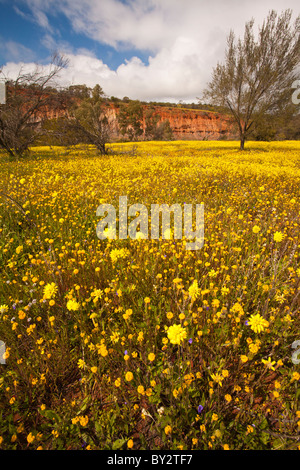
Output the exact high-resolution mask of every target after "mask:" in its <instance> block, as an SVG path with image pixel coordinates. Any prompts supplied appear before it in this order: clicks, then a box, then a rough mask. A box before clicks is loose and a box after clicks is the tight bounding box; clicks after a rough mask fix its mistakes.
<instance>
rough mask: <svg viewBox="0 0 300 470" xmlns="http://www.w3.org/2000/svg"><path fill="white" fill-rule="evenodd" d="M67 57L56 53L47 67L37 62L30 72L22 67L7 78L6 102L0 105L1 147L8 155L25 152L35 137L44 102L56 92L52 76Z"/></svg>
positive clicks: (64, 65)
mask: <svg viewBox="0 0 300 470" xmlns="http://www.w3.org/2000/svg"><path fill="white" fill-rule="evenodd" d="M66 65H67V60H66V59H64V58H63V57H62V56H60V55H59V54H57V53H54V54H53V56H52V60H51V64H50V65H49V67H48V69H45V68H43V67H41V66H38V65H37V66H36V69H35V70H34V71H33V72H27V73H26V72H25V70H24V68H23V67H22V68H21V69H20V71H19V73H18V76H17V78H16V79H15V80H10V79H9V78H7V77H4V74H3V72H2V71H1V72H0V73H1V75H2V77H3V78H4V79H5V80H6V103H5V104H4V105H1V106H0V148H3V149H5V150H6V152H7V153H9V154H10V155H11V156H13V157H16V156H22V155H24V154H25V153H26V152H27V151H28V150H29V147H30V146H31V145H33V144H34V142H35V141H36V139H37V137H38V129H39V128H40V126H39V123H40V121H41V119H42V117H43V114H44V113H45V111H46V110H47V106H49V105H50V104H51V102H53V99H54V97H55V96H57V92H56V90H55V89H54V88H53V86H54V79H55V78H56V77H57V75H58V74H59V72H60V71H61V70H62V68H64V67H66Z"/></svg>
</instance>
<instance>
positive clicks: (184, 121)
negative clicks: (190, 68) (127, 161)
mask: <svg viewBox="0 0 300 470" xmlns="http://www.w3.org/2000/svg"><path fill="white" fill-rule="evenodd" d="M147 108H148V109H149V107H148V106H145V111H146V110H147ZM150 109H151V110H153V112H154V114H155V115H158V116H159V123H160V122H163V121H166V120H168V121H169V123H170V126H171V129H172V132H173V136H174V139H176V140H206V139H207V140H218V139H222V138H224V139H235V138H237V132H236V129H235V128H234V122H233V119H232V117H231V116H229V115H225V114H220V113H215V112H211V111H201V110H197V109H184V108H168V107H164V106H151V107H150ZM118 112H119V108H118V107H115V106H110V107H109V108H108V111H107V114H108V117H109V120H110V122H111V123H112V124H113V127H114V128H115V132H114V134H115V135H116V136H117V135H118V125H117V118H118ZM145 114H146V112H145V113H144V115H145ZM145 127H146V123H145V119H144V122H143V129H144V131H145ZM120 137H121V136H120V135H119V138H120Z"/></svg>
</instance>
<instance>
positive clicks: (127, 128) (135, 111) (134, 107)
mask: <svg viewBox="0 0 300 470" xmlns="http://www.w3.org/2000/svg"><path fill="white" fill-rule="evenodd" d="M124 100H125V98H123V101H124ZM143 117H144V114H143V105H142V103H141V102H140V101H138V100H132V101H129V103H126V104H122V106H121V108H120V111H119V113H118V124H119V128H120V132H121V134H122V135H124V136H125V135H127V137H128V139H129V140H130V141H133V140H138V139H139V137H140V136H141V135H142V134H143Z"/></svg>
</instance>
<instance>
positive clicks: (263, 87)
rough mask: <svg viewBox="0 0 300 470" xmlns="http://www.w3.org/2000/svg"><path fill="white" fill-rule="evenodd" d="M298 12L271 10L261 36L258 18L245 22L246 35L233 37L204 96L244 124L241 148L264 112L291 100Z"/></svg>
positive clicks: (298, 57) (298, 58) (299, 56)
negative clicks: (293, 13) (255, 26)
mask: <svg viewBox="0 0 300 470" xmlns="http://www.w3.org/2000/svg"><path fill="white" fill-rule="evenodd" d="M291 19H292V11H291V10H289V9H288V10H285V11H284V12H283V13H282V14H281V15H280V16H278V15H277V13H276V11H274V10H272V11H270V12H269V14H268V17H267V19H266V20H265V21H264V23H263V25H262V26H261V27H260V28H259V30H258V39H257V40H255V34H254V31H253V26H254V20H253V19H252V20H251V21H249V22H248V23H246V25H245V32H244V39H243V40H241V39H239V40H238V41H237V42H236V41H235V35H234V32H233V31H231V32H230V34H229V36H228V39H227V49H226V55H225V63H224V64H223V65H222V64H217V66H216V68H215V69H214V70H213V74H212V80H211V82H210V83H209V84H208V87H207V89H206V90H205V92H204V94H203V97H204V99H208V100H209V101H210V102H211V103H213V104H215V105H219V106H222V107H223V108H224V110H226V111H229V112H230V113H231V114H232V115H233V117H234V120H235V122H236V124H237V126H238V129H239V137H240V148H241V150H244V145H245V140H246V139H247V137H248V136H249V134H250V133H251V131H252V126H253V124H254V123H255V122H256V121H257V119H260V118H261V117H262V116H263V115H266V114H268V113H270V114H272V113H276V112H280V110H281V109H284V107H285V106H286V105H288V104H290V101H291V96H292V92H293V90H292V84H293V82H294V80H295V79H296V78H297V67H298V66H299V62H300V16H298V17H297V19H296V21H295V22H294V24H293V25H292V24H291Z"/></svg>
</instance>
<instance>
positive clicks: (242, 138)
mask: <svg viewBox="0 0 300 470" xmlns="http://www.w3.org/2000/svg"><path fill="white" fill-rule="evenodd" d="M245 140H246V138H245V135H244V134H241V135H240V150H245Z"/></svg>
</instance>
